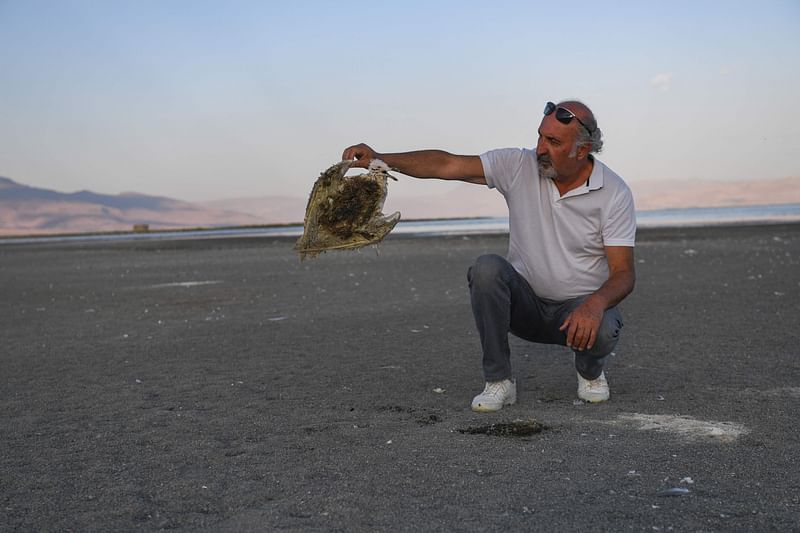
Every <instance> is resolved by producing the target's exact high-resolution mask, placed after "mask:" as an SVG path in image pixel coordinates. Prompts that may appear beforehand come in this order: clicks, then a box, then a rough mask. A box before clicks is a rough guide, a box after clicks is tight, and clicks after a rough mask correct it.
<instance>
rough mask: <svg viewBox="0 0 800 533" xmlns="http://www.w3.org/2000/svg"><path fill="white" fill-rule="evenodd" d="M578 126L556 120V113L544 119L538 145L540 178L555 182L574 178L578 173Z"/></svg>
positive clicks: (574, 123)
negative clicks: (564, 178)
mask: <svg viewBox="0 0 800 533" xmlns="http://www.w3.org/2000/svg"><path fill="white" fill-rule="evenodd" d="M576 125H577V121H574V120H573V121H572V122H571V123H570V124H562V123H561V122H559V121H558V120H556V118H555V113H553V114H551V115H547V116H546V117H544V118H543V119H542V123H541V125H540V126H539V141H538V142H537V144H536V160H537V163H538V167H539V175H540V176H542V177H544V178H549V179H552V180H554V179H557V178H558V177H568V176H572V175H573V174H574V173H575V172H576V171H577V169H578V158H577V155H576V151H575V138H576V136H577V131H576V129H575V127H576Z"/></svg>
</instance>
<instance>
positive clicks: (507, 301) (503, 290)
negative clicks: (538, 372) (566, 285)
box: [467, 254, 622, 381]
mask: <svg viewBox="0 0 800 533" xmlns="http://www.w3.org/2000/svg"><path fill="white" fill-rule="evenodd" d="M467 280H468V281H469V290H470V297H471V300H472V314H473V315H474V316H475V324H476V326H477V327H478V332H479V333H480V337H481V346H482V348H483V373H484V377H485V378H486V381H500V380H503V379H511V376H512V374H511V349H510V348H509V345H508V334H509V333H513V334H514V335H515V336H517V337H519V338H521V339H525V340H527V341H531V342H538V343H543V344H560V345H562V346H566V344H567V335H566V332H565V331H559V330H558V328H559V327H560V326H561V324H563V323H564V320H566V318H567V315H569V314H570V313H571V312H572V310H573V309H575V308H576V307H578V306H579V305H580V304H581V302H582V301H583V300H584V299H585V297H584V298H576V299H574V300H568V301H566V302H552V301H549V300H544V299H542V298H539V297H538V296H536V294H535V293H534V292H533V289H531V286H530V285H529V284H528V282H527V281H526V280H525V278H523V277H522V276H521V275H520V274H519V273H518V272H517V271H516V270H514V267H512V266H511V264H510V263H509V262H508V261H506V260H505V259H504V258H503V257H500V256H499V255H494V254H488V255H482V256H480V257H478V259H477V260H476V261H475V264H474V265H472V267H470V269H469V272H468V273H467ZM621 328H622V315H621V314H620V312H619V310H618V309H617V308H616V307H612V308H611V309H607V310H606V312H605V313H604V315H603V322H602V324H601V326H600V331H599V332H598V334H597V340H596V341H595V343H594V346H593V347H592V348H591V349H589V350H583V351H575V368H576V370H577V371H578V373H580V374H581V375H582V376H583V377H584V378H586V379H595V378H597V377H598V376H599V375H600V373H601V372H602V371H603V367H604V366H605V363H606V360H607V359H608V354H610V353H611V351H612V350H613V349H614V347H615V346H616V345H617V340H618V339H619V331H620V329H621Z"/></svg>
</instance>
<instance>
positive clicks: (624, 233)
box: [603, 187, 636, 247]
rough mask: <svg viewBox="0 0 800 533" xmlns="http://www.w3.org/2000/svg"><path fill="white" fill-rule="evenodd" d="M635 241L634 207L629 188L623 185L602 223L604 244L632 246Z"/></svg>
mask: <svg viewBox="0 0 800 533" xmlns="http://www.w3.org/2000/svg"><path fill="white" fill-rule="evenodd" d="M635 243H636V208H635V206H634V203H633V194H632V193H631V190H630V189H629V188H627V187H624V188H623V189H621V190H620V192H619V193H618V194H617V195H616V197H615V198H614V202H613V203H612V206H611V208H610V210H609V212H608V216H607V218H606V221H605V223H604V224H603V245H604V246H631V247H632V246H634V245H635Z"/></svg>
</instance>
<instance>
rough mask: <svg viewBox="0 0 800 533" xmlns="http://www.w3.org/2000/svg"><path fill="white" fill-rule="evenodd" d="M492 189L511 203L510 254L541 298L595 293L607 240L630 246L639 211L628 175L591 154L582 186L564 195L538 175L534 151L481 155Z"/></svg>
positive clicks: (604, 268) (603, 276) (604, 275)
mask: <svg viewBox="0 0 800 533" xmlns="http://www.w3.org/2000/svg"><path fill="white" fill-rule="evenodd" d="M480 157H481V162H482V163H483V171H484V175H485V176H486V183H487V185H488V186H489V188H496V189H497V190H498V191H500V193H501V194H502V195H503V196H504V197H505V199H506V204H508V219H509V243H508V255H507V259H508V261H509V263H511V265H512V266H513V267H514V268H515V269H516V270H517V272H519V273H520V274H521V275H522V276H523V277H524V278H525V279H526V280H527V281H528V283H529V284H530V285H531V288H533V290H534V292H535V293H536V294H537V296H539V297H540V298H544V299H547V300H552V301H556V302H563V301H566V300H570V299H572V298H577V297H579V296H585V295H588V294H591V293H593V292H595V291H596V290H597V289H599V288H600V286H601V285H602V284H603V283H605V282H606V280H607V279H608V272H609V271H608V261H607V259H606V254H605V249H604V247H605V246H633V245H634V241H635V239H636V213H635V210H634V205H633V195H632V194H631V191H630V189H629V188H628V186H627V185H626V184H625V182H624V181H623V180H622V178H620V177H619V176H618V175H617V174H615V173H614V172H613V171H612V170H611V169H609V168H608V167H607V166H605V165H604V164H603V163H601V162H600V161H598V160H597V158H593V160H594V168H593V169H592V174H591V176H589V180H588V182H587V183H586V184H585V185H582V186H580V187H578V188H576V189H573V190H571V191H569V192H568V193H567V194H565V195H564V196H563V197H562V196H561V195H560V194H559V192H558V189H557V188H556V186H555V184H554V183H553V181H552V180H551V179H548V178H541V177H540V176H539V170H538V168H537V165H536V152H535V151H534V150H529V149H519V148H504V149H500V150H491V151H489V152H486V153H485V154H482V155H481V156H480Z"/></svg>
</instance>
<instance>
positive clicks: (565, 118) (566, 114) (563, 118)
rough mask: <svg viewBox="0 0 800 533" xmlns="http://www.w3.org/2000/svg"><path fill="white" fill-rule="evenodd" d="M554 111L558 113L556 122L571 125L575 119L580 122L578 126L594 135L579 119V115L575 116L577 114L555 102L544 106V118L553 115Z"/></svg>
mask: <svg viewBox="0 0 800 533" xmlns="http://www.w3.org/2000/svg"><path fill="white" fill-rule="evenodd" d="M553 111H555V112H556V120H558V121H559V122H560V123H562V124H569V123H570V122H572V119H573V118H574V119H575V120H577V121H578V124H580V125H581V126H583V129H585V130H586V131H587V132H588V133H589V135H591V134H592V133H594V132H593V131H592V130H590V129H589V128H588V127H587V126H586V124H584V123H583V122H582V121H581V119H579V118H578V117H577V115H575V113H573V112H572V111H570V110H569V109H567V108H566V107H559V106H557V105H556V104H554V103H553V102H547V104H546V105H545V106H544V116H547V115H550V114H552V113H553Z"/></svg>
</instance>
